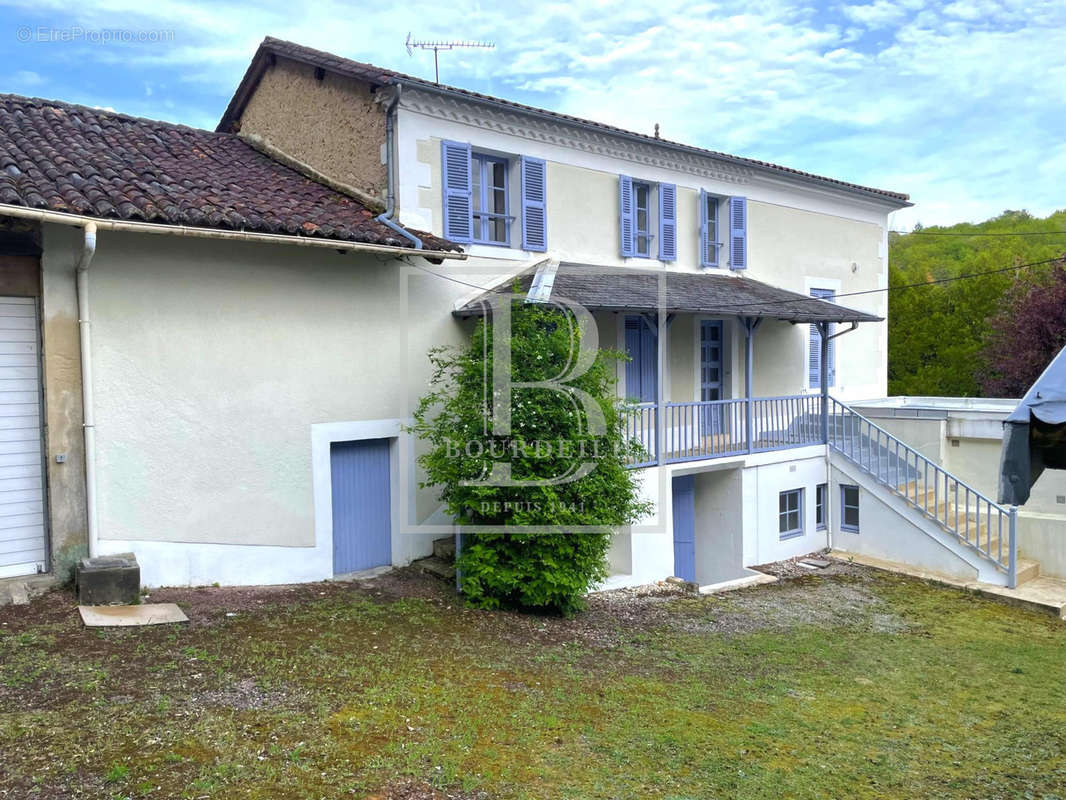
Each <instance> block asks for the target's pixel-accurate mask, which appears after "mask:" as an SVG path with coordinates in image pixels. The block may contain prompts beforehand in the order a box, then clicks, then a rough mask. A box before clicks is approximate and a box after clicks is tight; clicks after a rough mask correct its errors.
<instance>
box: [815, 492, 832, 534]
mask: <svg viewBox="0 0 1066 800" xmlns="http://www.w3.org/2000/svg"><path fill="white" fill-rule="evenodd" d="M828 494H829V484H826V483H819V484H818V486H817V488H816V489H815V490H814V529H815V530H816V531H824V530H825V500H826V497H827V496H828Z"/></svg>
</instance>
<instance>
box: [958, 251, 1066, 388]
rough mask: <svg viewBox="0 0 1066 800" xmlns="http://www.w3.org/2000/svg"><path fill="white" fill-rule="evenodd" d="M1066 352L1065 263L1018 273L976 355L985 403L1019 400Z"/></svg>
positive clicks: (1060, 262)
mask: <svg viewBox="0 0 1066 800" xmlns="http://www.w3.org/2000/svg"><path fill="white" fill-rule="evenodd" d="M1063 347H1066V259H1064V260H1062V261H1057V262H1055V264H1054V265H1052V267H1051V268H1050V269H1046V270H1040V271H1038V272H1033V273H1030V272H1022V273H1020V274H1019V275H1018V277H1017V279H1016V280H1015V281H1014V283H1013V284H1012V285H1011V287H1010V288H1009V289H1008V290H1007V292H1006V294H1005V296H1004V299H1003V303H1002V305H1001V307H1000V310H999V311H998V312H997V313H996V314H995V315H994V316H993V317H992V319H991V320H990V321H989V332H988V336H987V338H986V341H985V344H984V347H983V349H982V352H981V356H982V358H981V362H982V368H981V370H980V373H979V377H980V380H981V389H982V391H983V393H984V394H985V395H986V396H988V397H1021V396H1022V395H1023V394H1025V392H1026V391H1028V389H1029V387H1030V386H1032V384H1033V382H1034V381H1035V380H1036V379H1037V378H1038V377H1039V376H1040V373H1041V372H1043V371H1044V368H1045V367H1046V366H1047V365H1048V363H1050V361H1051V359H1053V358H1054V357H1055V356H1056V355H1058V353H1059V351H1060V350H1062V348H1063Z"/></svg>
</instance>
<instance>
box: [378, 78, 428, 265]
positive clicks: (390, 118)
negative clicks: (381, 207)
mask: <svg viewBox="0 0 1066 800" xmlns="http://www.w3.org/2000/svg"><path fill="white" fill-rule="evenodd" d="M402 90H403V86H402V85H401V84H398V83H397V84H396V91H395V93H394V94H393V96H392V99H391V100H390V101H389V105H388V108H386V109H385V186H386V189H385V212H384V213H383V214H379V215H378V216H377V217H375V219H377V221H378V222H380V223H381V224H382V225H384V226H386V227H388V228H391V229H392V230H394V231H396V233H398V234H400V236H403V237H404V238H405V239H409V240H410V241H411V242H412V243H413V244H414V246H415V250H421V249H422V240H421V239H419V238H418V237H417V236H415V235H414V234H412V233H410V232H409V231H406V230H404V228H402V227H401V226H400V225H398V224H397V223H396V222H394V221H393V219H392V215H393V213H394V212H395V211H396V184H395V181H394V179H393V174H392V172H393V168H394V166H395V164H396V153H395V152H394V147H395V145H394V140H395V139H396V122H395V120H396V107H397V106H398V105H399V104H400V92H401V91H402Z"/></svg>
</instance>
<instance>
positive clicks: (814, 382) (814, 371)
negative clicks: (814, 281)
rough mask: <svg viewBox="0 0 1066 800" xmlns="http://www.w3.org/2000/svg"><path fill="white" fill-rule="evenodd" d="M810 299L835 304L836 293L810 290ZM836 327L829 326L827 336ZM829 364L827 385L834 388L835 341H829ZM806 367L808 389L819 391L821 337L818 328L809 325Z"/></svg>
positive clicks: (835, 370)
mask: <svg viewBox="0 0 1066 800" xmlns="http://www.w3.org/2000/svg"><path fill="white" fill-rule="evenodd" d="M811 297H817V298H818V299H819V300H827V301H829V302H830V303H833V302H836V292H834V291H833V290H832V289H811ZM835 328H836V326H835V325H832V324H830V326H829V335H830V336H832V335H833V333H834V330H835ZM828 358H829V363H828V364H827V365H826V366H827V369H828V370H829V374H828V383H829V385H830V386H836V381H837V369H836V361H837V359H836V340H835V339H830V340H829V355H828ZM807 366H808V372H809V379H810V387H811V388H812V389H820V388H821V386H822V336H821V334H819V333H818V326H817V325H811V345H810V354H809V356H808V359H807Z"/></svg>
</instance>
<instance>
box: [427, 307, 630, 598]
mask: <svg viewBox="0 0 1066 800" xmlns="http://www.w3.org/2000/svg"><path fill="white" fill-rule="evenodd" d="M574 322H575V318H574V317H573V316H572V315H570V314H564V313H563V312H561V311H559V310H558V309H556V308H554V307H551V306H545V305H539V304H530V303H524V302H515V303H512V312H511V332H510V344H511V352H512V364H513V367H512V372H513V375H512V380H513V381H514V382H531V381H543V380H549V379H552V378H555V377H556V376H558V375H560V374H562V373H563V371H564V370H565V369H566V367H567V365H568V363H570V360H571V357H572V356H573V355H574V354H576V353H577V352H578V348H579V347H580V343H581V340H582V338H583V336H585V335H586V333H587V332H586V331H583V330H580V329H579V328H578V327H577V326H575V325H574V324H573V323H574ZM494 332H495V331H494V326H493V323H492V321H491V320H482V321H479V322H478V324H477V326H476V327H475V330H474V332H473V335H472V337H471V341H470V344H469V346H467V347H460V348H437V349H434V350H433V351H431V352H430V361H431V363H432V364H433V367H434V373H433V377H432V380H431V383H430V390H429V392H428V393H427V394H426V395H425V396H424V397H423V398H422V399H421V401H420V403H419V406H418V409H417V411H416V412H415V414H414V420H415V422H414V425H413V427H412V430H413V431H414V432H415V433H416V434H417V435H418V437H419V438H420V439H421V440H423V442H424V443H425V444H426V445H428V448H429V449H428V451H427V452H425V453H423V454H422V455H421V456H420V457H419V459H418V462H419V464H420V465H421V466H422V467H423V469H424V470H425V479H424V481H423V483H422V486H433V487H437V488H439V490H440V498H441V500H442V501H443V502H444V504H445V506H446V508H447V510H448V512H449V513H450V514H451V515H452V516H453V517H454V518H455V520H456V521H457V522H458V523H459V525H460V526H491V527H492V528H495V529H496V530H495V531H493V532H474V533H466V534H464V536H463V548H462V553H461V556H460V558H459V560H458V563H457V567H458V569H459V570H460V574H461V576H462V589H463V592H464V594H465V596H466V598H467V601H468V602H469V603H471V604H473V605H477V606H481V607H489V608H492V607H497V606H506V607H517V608H525V609H540V610H549V611H555V612H559V613H563V614H571V613H573V612H575V611H577V610H579V609H580V608H581V607H582V603H583V598H584V595H585V594H586V593H587V591H588V590H589V589H590V588H591V587H592V586H593V585H594V584H595V583H597V582H598V581H600V580H602V579H603V578H604V577H606V555H607V549H608V547H609V545H610V537H611V532H612V529H613V528H616V527H617V526H621V525H626V524H629V523H631V522H634V521H636V520H637V519H638V518H639V517H641V516H643V515H645V514H647V513H648V512H649V511H650V510H651V507H650V504H649V503H646V502H643V501H641V500H640V498H639V491H638V483H637V476H636V473H635V472H634V471H633V470H629V469H626V464H627V463H629V462H631V461H633V460H636V458H635V457H636V456H638V455H639V450H640V448H639V445H637V444H636V443H635V442H633V441H631V440H629V439H628V437H627V435H626V433H625V426H624V417H623V413H622V411H623V408H622V405H621V403H620V401H619V400H618V398H617V395H616V392H615V379H614V370H613V368H612V364H613V361H614V360H615V359H617V358H619V357H622V358H624V356H622V354H620V353H616V352H613V351H603V350H601V351H598V352H597V353H596V355H595V358H594V361H593V363H592V366H591V368H589V369H588V370H587V371H585V372H584V373H583V374H582V375H580V376H577V377H575V378H573V379H572V380H568V381H567V385H569V386H572V387H573V388H574V389H577V390H581V391H584V392H587V393H588V395H590V396H591V397H592V398H594V400H595V404H596V407H598V408H599V409H600V411H601V412H602V414H603V418H604V421H605V423H606V426H605V428H606V429H605V432H600V433H596V432H594V431H591V430H590V427H589V424H588V423H589V420H588V418H587V417H588V415H587V414H585V413H584V412H583V411H580V410H579V409H578V408H576V404H575V403H574V402H573V401H572V399H571V398H570V397H569V396H567V395H565V394H563V393H561V392H559V391H553V390H549V389H545V388H536V389H529V388H523V389H514V390H513V392H512V397H511V398H510V399H511V401H512V403H511V433H510V434H509V435H503V436H501V435H496V434H495V433H494V432H493V428H492V427H491V426H490V425H489V424H488V423H489V417H490V409H489V408H488V407H487V402H488V401H487V399H486V386H488V387H491V386H492V378H493V375H492V370H493V361H492V352H493V348H492V346H491V344H492V342H493V339H492V337H493V334H494ZM501 335H503V329H502V328H501ZM497 464H509V465H510V468H511V470H512V477H513V478H514V480H515V481H516V482H522V483H521V485H493V482H491V481H490V482H488V483H485V482H478V481H483V480H484V478H485V476H486V475H488V474H489V473H490V472H491V471H492V469H493V467H494V465H497ZM581 464H593V465H594V467H593V468H592V470H591V472H589V473H588V474H586V475H584V476H583V477H580V478H579V479H577V480H573V481H569V482H561V483H553V482H551V479H553V478H555V477H557V476H562V475H567V474H570V473H571V471H572V470H573V469H574V468H575V467H578V466H579V465H581ZM518 526H523V527H529V526H545V528H544V532H537V533H531V532H522V533H511V532H509V531H508V529H509V528H514V527H518ZM579 531H581V532H579Z"/></svg>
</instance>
